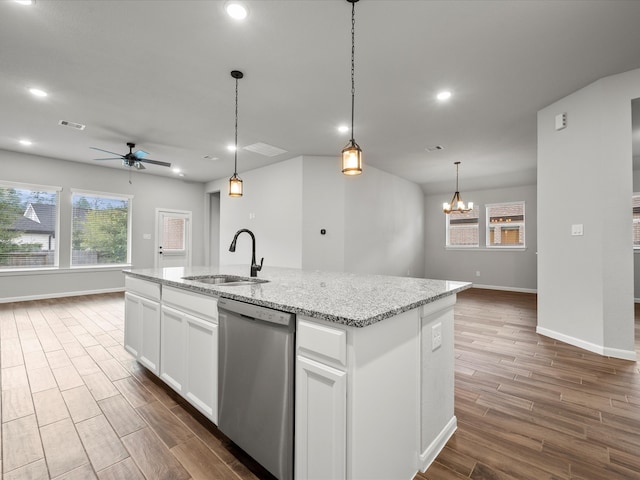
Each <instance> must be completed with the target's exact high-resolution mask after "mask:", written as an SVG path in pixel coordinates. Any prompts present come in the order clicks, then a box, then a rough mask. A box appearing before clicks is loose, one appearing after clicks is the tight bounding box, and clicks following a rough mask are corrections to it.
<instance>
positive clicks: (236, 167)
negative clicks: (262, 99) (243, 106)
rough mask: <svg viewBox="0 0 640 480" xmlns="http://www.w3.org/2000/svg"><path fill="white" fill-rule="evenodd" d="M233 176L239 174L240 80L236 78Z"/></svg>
mask: <svg viewBox="0 0 640 480" xmlns="http://www.w3.org/2000/svg"><path fill="white" fill-rule="evenodd" d="M233 174H234V175H237V174H238V79H237V78H236V137H235V148H234V150H233Z"/></svg>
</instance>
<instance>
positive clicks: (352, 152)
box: [342, 139, 362, 175]
mask: <svg viewBox="0 0 640 480" xmlns="http://www.w3.org/2000/svg"><path fill="white" fill-rule="evenodd" d="M342 173H344V174H345V175H360V174H361V173H362V150H361V149H360V146H359V145H358V144H357V143H356V142H355V140H353V139H351V141H350V142H349V145H347V146H346V147H344V150H342Z"/></svg>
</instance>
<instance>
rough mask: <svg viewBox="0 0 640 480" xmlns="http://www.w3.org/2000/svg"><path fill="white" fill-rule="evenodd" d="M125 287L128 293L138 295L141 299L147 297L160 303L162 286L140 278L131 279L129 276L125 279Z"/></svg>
mask: <svg viewBox="0 0 640 480" xmlns="http://www.w3.org/2000/svg"><path fill="white" fill-rule="evenodd" d="M124 287H125V289H126V290H127V291H129V292H132V293H136V294H138V295H140V296H141V297H146V298H149V299H151V300H157V301H160V284H159V283H155V282H150V281H148V280H142V279H140V278H136V277H131V276H129V275H127V276H126V277H125V278H124Z"/></svg>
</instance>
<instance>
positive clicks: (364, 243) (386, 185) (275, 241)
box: [205, 156, 424, 276]
mask: <svg viewBox="0 0 640 480" xmlns="http://www.w3.org/2000/svg"><path fill="white" fill-rule="evenodd" d="M240 177H241V178H242V179H243V182H244V188H245V194H244V196H243V197H242V198H229V196H228V195H227V179H220V180H217V181H214V182H210V183H209V184H207V185H206V187H205V188H206V190H207V191H208V192H214V191H220V192H221V195H220V197H221V201H220V208H221V215H220V232H221V238H222V240H221V242H220V243H221V251H220V264H221V265H231V264H245V263H246V264H247V265H248V264H249V260H250V258H251V253H250V247H251V245H250V242H249V241H248V236H247V239H246V240H239V243H238V247H237V252H236V254H231V253H229V252H228V251H227V250H228V247H229V244H230V243H231V240H232V238H233V235H234V233H235V232H236V231H237V230H238V229H240V228H249V229H250V230H251V231H253V232H254V234H255V235H256V239H257V257H258V260H259V259H260V257H265V265H272V266H284V267H294V268H305V269H318V270H334V271H349V272H357V273H377V274H386V275H403V276H405V275H407V272H410V274H411V275H412V276H422V275H423V273H424V234H423V232H424V197H423V194H422V191H421V189H420V187H419V186H418V185H417V184H414V183H412V182H409V181H407V180H404V179H401V178H399V177H396V176H395V175H391V174H389V173H386V172H383V171H381V170H378V169H376V168H374V167H371V166H367V167H366V170H365V172H364V174H363V175H361V176H358V177H352V178H348V177H346V176H344V175H342V174H341V173H340V169H339V163H338V160H337V159H336V158H334V157H319V156H318V157H315V156H305V157H297V158H294V159H292V160H287V161H284V162H280V163H277V164H273V165H269V166H266V167H263V168H259V169H256V170H251V171H248V172H241V173H240ZM250 214H254V218H250ZM322 229H325V230H326V233H325V235H322V234H321V233H320V230H322ZM243 236H244V235H243ZM243 242H247V243H246V247H243V246H242V245H241V243H242V244H244V243H243ZM241 249H245V250H242V252H244V253H240V254H238V252H240V251H241Z"/></svg>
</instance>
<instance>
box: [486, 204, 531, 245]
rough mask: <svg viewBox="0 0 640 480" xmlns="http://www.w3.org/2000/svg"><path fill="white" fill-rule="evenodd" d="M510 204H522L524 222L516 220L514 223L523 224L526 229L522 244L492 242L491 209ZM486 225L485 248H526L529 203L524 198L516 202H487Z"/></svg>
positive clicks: (516, 224)
mask: <svg viewBox="0 0 640 480" xmlns="http://www.w3.org/2000/svg"><path fill="white" fill-rule="evenodd" d="M509 205H522V222H514V223H513V224H512V225H514V226H521V227H522V228H523V229H524V234H523V239H522V244H513V243H509V244H498V245H496V244H493V245H492V244H491V242H490V239H491V222H490V220H491V216H490V215H489V209H490V208H491V207H497V206H509ZM484 215H485V219H484V225H485V239H484V242H485V248H487V249H490V250H526V248H527V205H526V202H525V201H524V200H518V201H514V202H496V203H487V204H485V206H484Z"/></svg>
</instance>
